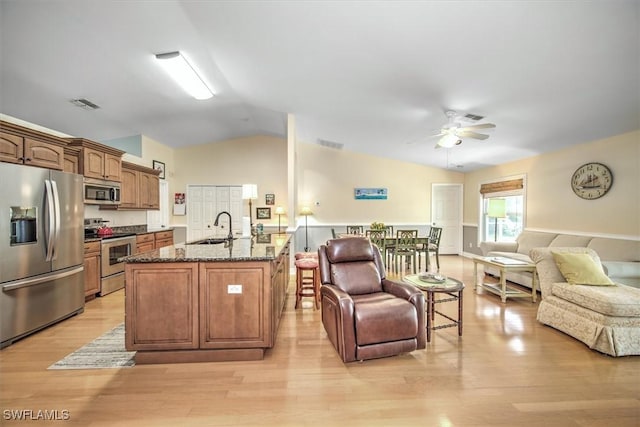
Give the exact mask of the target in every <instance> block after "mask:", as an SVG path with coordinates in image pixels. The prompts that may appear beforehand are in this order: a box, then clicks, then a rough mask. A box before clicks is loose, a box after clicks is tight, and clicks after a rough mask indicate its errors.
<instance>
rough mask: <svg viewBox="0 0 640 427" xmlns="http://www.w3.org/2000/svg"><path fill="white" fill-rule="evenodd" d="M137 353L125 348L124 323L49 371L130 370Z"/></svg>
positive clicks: (54, 365) (57, 363)
mask: <svg viewBox="0 0 640 427" xmlns="http://www.w3.org/2000/svg"><path fill="white" fill-rule="evenodd" d="M135 354H136V352H135V351H127V350H126V349H125V347H124V323H121V324H120V325H118V326H116V327H115V328H113V329H112V330H110V331H108V332H106V333H104V334H103V335H102V336H100V337H98V338H96V339H95V340H93V341H91V342H90V343H89V344H87V345H85V346H83V347H81V348H79V349H78V350H76V351H74V352H73V353H71V354H69V355H68V356H66V357H65V358H64V359H61V360H59V361H57V362H56V363H54V364H53V365H51V366H49V368H48V369H104V368H130V367H132V366H134V365H135V360H134V358H133V357H134V356H135Z"/></svg>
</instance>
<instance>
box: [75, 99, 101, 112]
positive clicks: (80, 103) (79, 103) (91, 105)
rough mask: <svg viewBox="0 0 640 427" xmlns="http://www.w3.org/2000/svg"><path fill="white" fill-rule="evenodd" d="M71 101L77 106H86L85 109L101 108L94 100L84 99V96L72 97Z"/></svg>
mask: <svg viewBox="0 0 640 427" xmlns="http://www.w3.org/2000/svg"><path fill="white" fill-rule="evenodd" d="M69 102H70V103H72V104H73V105H75V106H76V107H80V108H84V109H85V110H97V109H98V108H100V106H99V105H96V104H94V103H93V102H91V101H89V100H88V99H84V98H79V99H72V100H71V101H69Z"/></svg>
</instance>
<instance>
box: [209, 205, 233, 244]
mask: <svg viewBox="0 0 640 427" xmlns="http://www.w3.org/2000/svg"><path fill="white" fill-rule="evenodd" d="M222 214H226V215H227V216H228V217H229V235H228V236H227V239H228V240H229V241H232V240H233V233H232V232H231V214H230V213H229V212H227V211H222V212H220V213H219V214H218V215H216V220H215V221H214V222H213V225H214V226H216V227H217V226H218V220H219V219H220V215H222Z"/></svg>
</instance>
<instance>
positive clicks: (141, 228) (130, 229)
mask: <svg viewBox="0 0 640 427" xmlns="http://www.w3.org/2000/svg"><path fill="white" fill-rule="evenodd" d="M112 229H113V232H114V233H133V234H135V235H140V234H151V233H157V232H159V231H171V230H173V227H171V226H169V227H163V228H147V226H146V225H124V226H118V227H113V228H112ZM100 240H102V237H85V238H84V242H85V243H88V242H96V241H100Z"/></svg>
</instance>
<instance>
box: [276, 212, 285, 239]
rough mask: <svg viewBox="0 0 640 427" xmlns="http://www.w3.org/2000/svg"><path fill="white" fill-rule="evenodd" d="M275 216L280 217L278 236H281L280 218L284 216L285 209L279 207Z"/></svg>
mask: <svg viewBox="0 0 640 427" xmlns="http://www.w3.org/2000/svg"><path fill="white" fill-rule="evenodd" d="M275 214H276V215H278V234H280V217H281V216H282V215H284V208H283V207H282V206H278V207H277V208H276V210H275Z"/></svg>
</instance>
